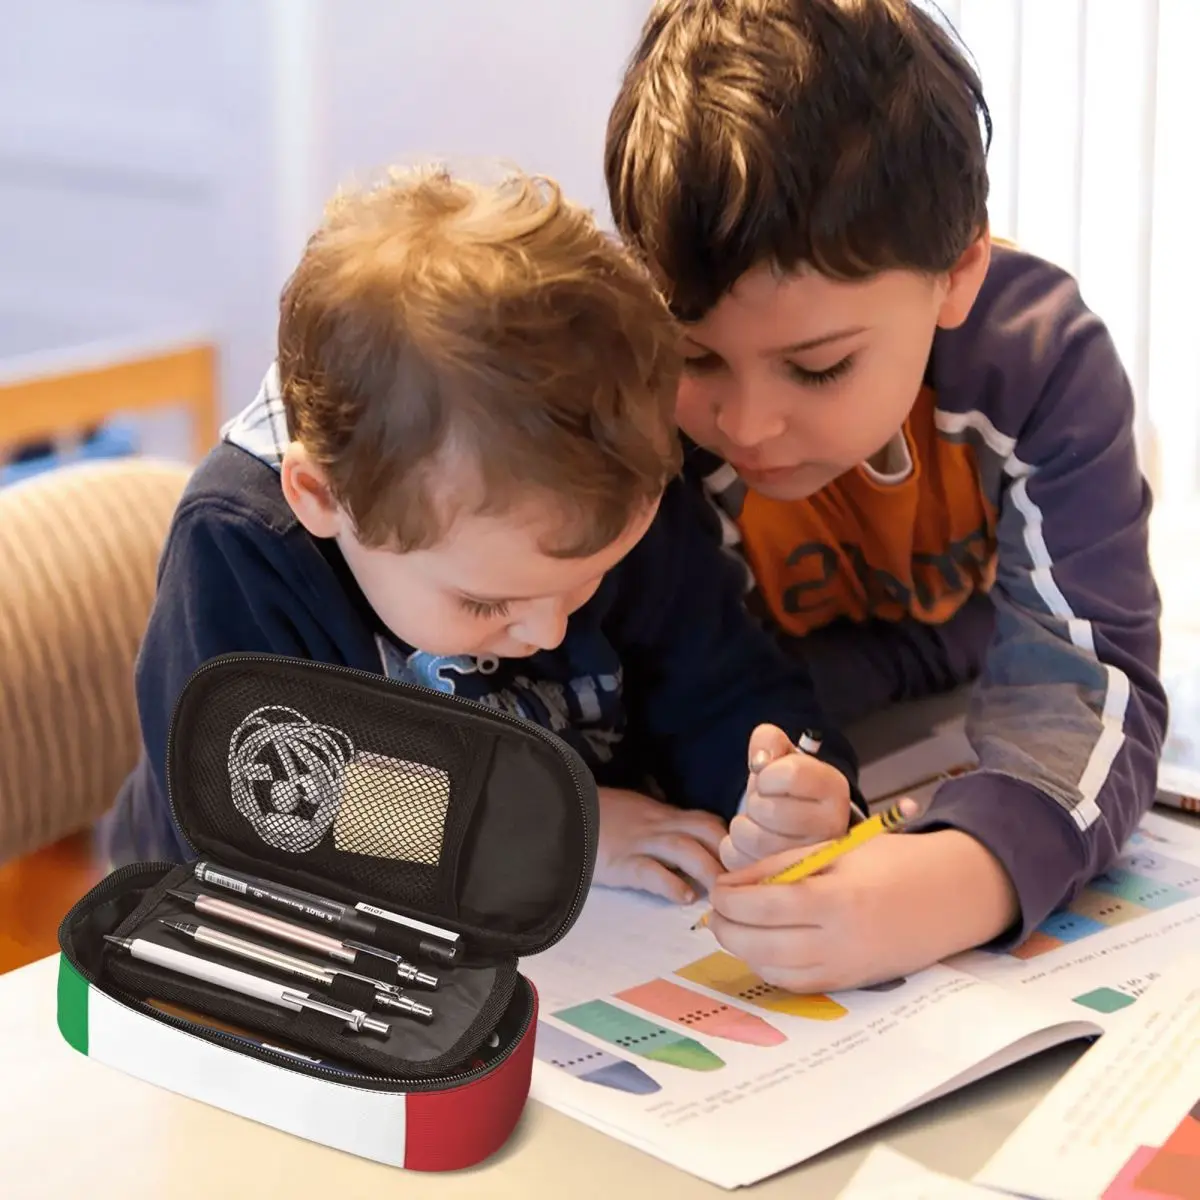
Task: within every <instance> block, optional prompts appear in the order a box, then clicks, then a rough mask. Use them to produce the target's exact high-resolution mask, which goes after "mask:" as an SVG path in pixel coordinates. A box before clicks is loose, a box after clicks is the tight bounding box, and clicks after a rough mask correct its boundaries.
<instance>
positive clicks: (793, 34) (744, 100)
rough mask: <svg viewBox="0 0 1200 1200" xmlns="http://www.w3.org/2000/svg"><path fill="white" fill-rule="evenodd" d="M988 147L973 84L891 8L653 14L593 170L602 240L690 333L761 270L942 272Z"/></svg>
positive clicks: (676, 3)
mask: <svg viewBox="0 0 1200 1200" xmlns="http://www.w3.org/2000/svg"><path fill="white" fill-rule="evenodd" d="M981 126H982V128H981ZM985 131H986V136H985ZM990 139H991V118H990V116H989V114H988V110H987V105H986V103H985V101H984V98H983V93H982V89H981V86H980V83H979V78H978V76H977V74H976V72H975V71H974V69H973V68H972V67H971V65H970V64H969V62H968V60H967V58H966V57H965V55H964V53H963V52H962V50H961V49H960V47H959V45H958V43H957V41H956V40H955V38H954V36H953V35H952V34H951V33H950V32H949V30H948V28H947V27H946V26H944V25H943V24H942V23H941V22H940V21H939V20H938V19H937V18H936V17H934V16H933V15H932V14H931V13H930V12H928V11H927V10H926V9H924V8H922V7H920V6H918V5H917V4H915V3H911V2H909V0H660V2H659V3H658V4H657V5H656V6H655V8H654V10H653V11H652V12H651V14H650V16H649V18H648V19H647V21H646V24H645V26H644V28H643V30H642V35H641V40H640V42H639V44H638V46H637V48H636V50H635V51H634V54H633V57H632V59H631V60H630V63H629V66H628V68H627V70H626V73H625V78H624V81H623V83H622V86H621V90H620V93H619V95H618V97H617V101H616V104H615V106H614V107H613V110H612V114H611V116H610V118H609V124H608V139H607V147H606V153H605V171H606V175H607V180H608V191H609V198H610V201H611V204H612V210H613V216H614V218H615V220H616V223H617V226H618V227H619V228H620V229H621V231H622V232H623V233H624V234H625V236H626V237H627V238H628V239H629V240H630V241H631V243H632V244H633V245H634V246H636V247H637V249H638V250H639V251H640V252H641V254H642V255H643V256H644V257H645V259H646V261H647V262H648V264H649V266H650V268H651V270H652V271H653V272H654V274H655V276H656V278H657V280H658V282H659V284H660V286H662V287H663V288H664V289H665V290H666V293H667V297H668V300H669V301H670V303H671V306H672V308H673V309H674V310H675V312H676V313H677V314H678V315H679V316H681V317H682V318H684V319H685V320H696V319H698V318H699V317H701V316H703V315H704V313H706V312H707V311H708V310H709V309H710V308H711V307H712V306H713V305H714V304H716V302H717V301H718V300H719V299H720V298H721V297H722V296H723V295H724V294H725V293H726V292H727V291H728V290H729V289H730V288H731V287H732V286H733V284H734V282H735V281H736V280H737V279H738V277H739V276H741V275H742V274H743V273H744V272H745V271H747V270H749V269H750V268H751V267H754V266H758V265H760V264H762V263H771V264H773V265H774V266H776V267H778V268H780V269H782V270H785V271H786V270H792V269H794V268H796V267H798V266H799V265H801V264H809V265H811V266H813V267H815V268H816V269H817V270H819V271H821V272H822V273H824V274H826V275H830V276H833V277H836V278H842V279H860V278H864V277H866V276H869V275H872V274H875V273H876V272H878V271H881V270H886V269H889V268H907V269H910V270H917V271H924V272H931V273H936V272H940V271H945V270H947V269H949V268H950V267H951V266H952V265H953V264H954V262H955V261H956V260H957V259H958V257H959V256H960V255H961V254H962V252H963V251H964V250H965V249H966V248H967V246H969V245H970V243H971V241H972V240H973V239H974V238H975V237H977V236H978V235H979V234H980V233H981V232H982V231H983V229H984V228H985V226H986V223H987V193H988V180H987V148H988V143H989V142H990Z"/></svg>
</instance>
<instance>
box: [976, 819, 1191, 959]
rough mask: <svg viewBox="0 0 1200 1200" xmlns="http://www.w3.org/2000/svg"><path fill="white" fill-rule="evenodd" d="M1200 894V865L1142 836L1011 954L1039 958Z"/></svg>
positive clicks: (1135, 839)
mask: <svg viewBox="0 0 1200 1200" xmlns="http://www.w3.org/2000/svg"><path fill="white" fill-rule="evenodd" d="M1197 896H1200V867H1195V866H1193V865H1192V864H1191V863H1186V862H1181V861H1179V860H1178V859H1174V858H1170V857H1169V856H1167V855H1166V854H1163V853H1161V852H1160V851H1159V850H1158V849H1157V847H1156V846H1153V845H1151V844H1150V843H1149V841H1148V840H1147V839H1146V838H1144V837H1141V836H1138V837H1135V838H1134V839H1133V841H1132V844H1131V846H1130V847H1129V849H1127V850H1126V851H1125V853H1124V854H1122V856H1121V858H1120V860H1119V861H1118V862H1117V864H1116V865H1115V866H1113V867H1111V868H1110V869H1109V870H1107V871H1105V872H1104V874H1103V875H1098V876H1097V877H1096V878H1095V879H1093V880H1091V882H1090V883H1088V885H1087V886H1086V887H1085V888H1083V889H1082V890H1081V891H1080V893H1079V895H1077V896H1076V897H1075V898H1074V899H1073V900H1072V901H1071V903H1070V904H1068V905H1067V906H1066V908H1063V909H1059V910H1058V911H1057V912H1054V913H1051V914H1050V916H1048V917H1047V918H1046V919H1045V920H1044V921H1043V922H1042V923H1041V924H1040V925H1039V926H1038V927H1037V929H1035V930H1034V931H1033V933H1031V934H1030V935H1029V937H1028V938H1027V939H1026V940H1025V941H1024V942H1022V943H1021V945H1019V946H1016V947H1014V948H1013V949H1012V950H1009V951H1007V953H1008V954H1010V955H1011V956H1012V957H1013V958H1021V959H1030V958H1037V957H1038V956H1039V955H1042V954H1048V953H1049V952H1050V951H1052V950H1058V949H1061V948H1062V947H1063V946H1069V945H1071V943H1073V942H1078V941H1082V940H1083V939H1084V938H1087V937H1091V936H1092V935H1093V934H1096V933H1101V932H1103V931H1104V930H1106V929H1112V928H1113V927H1114V926H1117V925H1124V924H1126V923H1128V922H1130V921H1136V920H1137V919H1138V918H1139V917H1144V916H1146V915H1147V914H1148V913H1150V912H1153V911H1156V910H1158V909H1163V908H1170V907H1171V905H1173V904H1179V903H1181V902H1182V901H1184V900H1192V899H1194V898H1196V897H1197ZM999 953H1004V951H1000V952H999Z"/></svg>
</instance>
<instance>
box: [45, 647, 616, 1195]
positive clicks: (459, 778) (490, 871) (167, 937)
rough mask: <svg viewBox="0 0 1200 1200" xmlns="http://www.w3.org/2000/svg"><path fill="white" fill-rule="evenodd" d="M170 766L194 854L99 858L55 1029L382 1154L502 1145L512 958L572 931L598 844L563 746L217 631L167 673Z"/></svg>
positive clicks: (460, 1163)
mask: <svg viewBox="0 0 1200 1200" xmlns="http://www.w3.org/2000/svg"><path fill="white" fill-rule="evenodd" d="M167 779H168V793H169V798H170V804H171V811H172V815H173V817H174V820H175V822H176V824H177V826H178V828H179V830H180V831H181V833H182V834H183V836H184V837H185V838H186V840H187V842H188V844H189V846H190V847H191V848H192V849H193V851H194V857H193V858H192V859H191V860H190V861H188V862H186V863H183V864H173V863H137V864H133V865H130V866H127V867H123V868H121V869H119V870H117V871H114V872H113V873H112V874H111V875H109V876H108V877H107V878H106V879H104V880H103V881H101V882H100V883H99V884H98V885H97V886H96V887H95V888H94V889H92V891H90V892H89V893H88V894H87V895H86V896H84V897H83V898H82V899H81V900H80V901H79V902H78V903H77V904H76V905H75V906H74V907H73V908H72V909H71V911H70V912H69V913H68V914H67V915H66V917H65V918H64V919H63V922H62V925H61V927H60V930H59V944H60V947H61V949H62V955H61V958H60V973H59V988H58V1024H59V1029H60V1031H61V1033H62V1036H63V1037H64V1038H65V1039H66V1041H67V1042H68V1043H69V1044H70V1045H71V1046H73V1047H74V1048H75V1049H77V1050H79V1051H80V1052H81V1053H84V1054H87V1055H88V1056H90V1057H92V1058H97V1059H100V1060H101V1061H103V1062H105V1063H107V1064H108V1065H110V1066H112V1067H116V1068H117V1069H119V1070H122V1071H125V1072H127V1073H128V1074H130V1075H134V1076H137V1077H138V1078H141V1079H144V1080H147V1081H149V1082H150V1083H153V1084H156V1085H158V1086H160V1087H164V1088H167V1089H169V1090H171V1091H174V1092H177V1093H180V1094H182V1095H185V1096H191V1097H194V1098H195V1099H198V1100H201V1101H204V1102H205V1103H208V1104H212V1105H215V1106H217V1107H220V1108H224V1109H227V1110H229V1111H231V1112H234V1113H238V1114H240V1115H242V1116H244V1117H249V1118H251V1119H252V1120H256V1121H260V1122H262V1123H263V1124H266V1125H271V1126H275V1127H277V1128H279V1129H282V1130H285V1131H287V1132H289V1133H292V1134H295V1135H297V1136H300V1137H304V1138H307V1139H309V1140H311V1141H315V1142H320V1143H323V1144H325V1145H329V1146H332V1147H336V1148H337V1149H341V1150H345V1151H348V1152H350V1153H353V1154H357V1155H360V1156H362V1157H365V1158H370V1159H374V1160H376V1161H379V1162H383V1163H387V1164H391V1165H394V1166H399V1167H405V1168H409V1169H415V1170H426V1171H439V1170H452V1169H457V1168H461V1167H466V1166H470V1165H472V1164H474V1163H477V1162H479V1161H481V1160H483V1159H485V1158H487V1157H488V1156H489V1155H490V1154H492V1153H493V1152H494V1151H495V1150H497V1149H498V1148H499V1147H500V1146H501V1145H503V1143H504V1142H505V1141H506V1140H507V1138H508V1137H509V1135H510V1134H511V1133H512V1131H513V1129H514V1127H515V1125H516V1123H517V1121H518V1119H519V1117H520V1115H521V1112H522V1110H523V1108H524V1105H525V1101H526V1099H527V1097H528V1092H529V1081H530V1074H531V1070H532V1062H533V1043H534V1036H535V1031H536V1028H537V995H536V992H535V990H534V988H533V985H532V984H531V983H530V982H529V980H528V979H527V978H526V977H525V976H524V975H522V974H521V972H520V969H519V964H520V959H521V956H522V955H526V954H533V953H537V952H538V951H540V950H542V949H545V948H546V947H548V946H550V945H552V944H553V943H554V942H556V941H558V940H559V939H560V938H562V937H563V936H564V935H565V934H566V933H567V931H568V930H569V929H570V927H571V925H572V924H573V923H574V921H575V919H576V917H577V915H578V913H579V911H580V908H581V907H582V904H583V901H584V899H585V897H586V895H587V890H588V887H589V885H590V883H591V877H592V871H593V867H594V863H595V855H596V839H597V831H598V825H599V817H598V803H597V794H596V786H595V782H594V780H593V778H592V776H591V774H590V772H589V771H588V769H587V767H586V765H585V764H584V762H583V760H582V759H581V758H580V757H579V755H578V754H577V753H576V752H575V751H574V750H573V749H572V748H571V747H570V746H568V745H567V744H566V743H565V742H563V741H562V740H561V739H560V738H558V737H556V736H555V735H553V734H552V733H549V732H547V731H546V730H544V729H542V728H541V727H539V726H536V725H534V724H532V723H531V722H527V721H524V720H522V719H520V718H518V717H514V716H510V715H509V714H507V713H504V712H500V711H496V710H493V709H491V708H488V707H486V706H484V705H481V704H476V703H474V702H472V701H469V700H464V699H460V698H457V697H455V696H451V695H446V694H443V693H439V692H435V691H432V690H429V689H426V688H421V687H415V686H410V685H406V684H403V683H399V682H396V681H392V680H388V679H386V678H384V677H383V676H376V675H371V674H368V673H366V672H361V671H355V670H351V669H349V668H343V667H337V666H330V665H327V664H320V663H313V662H308V661H301V660H297V659H290V658H282V657H278V656H271V655H252V654H234V655H226V656H223V657H221V658H216V659H213V660H212V661H210V662H208V663H206V664H204V665H203V666H201V667H200V668H199V670H197V671H196V672H195V674H194V675H193V676H192V677H191V679H190V680H189V682H188V684H187V686H186V687H185V688H184V691H183V693H182V695H181V696H180V698H179V702H178V704H177V705H176V708H175V711H174V713H173V715H172V720H171V726H170V734H169V738H168V745H167ZM264 881H265V883H266V885H267V886H265V887H264V886H261V885H262V884H263V883H264ZM305 897H311V899H307V900H306V899H305ZM297 929H300V930H301V932H303V931H304V930H307V931H308V935H306V936H305V937H303V938H302V939H301V940H300V941H296V940H294V939H295V938H297V937H298V936H299V935H298V934H297V932H296V931H297ZM312 935H315V937H314V936H312ZM289 939H293V940H289ZM180 956H184V957H180ZM348 1014H357V1015H356V1016H353V1017H351V1016H349V1015H348ZM414 1014H417V1015H415V1016H414Z"/></svg>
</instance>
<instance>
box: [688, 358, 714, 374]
mask: <svg viewBox="0 0 1200 1200" xmlns="http://www.w3.org/2000/svg"><path fill="white" fill-rule="evenodd" d="M720 366H721V359H720V356H719V355H716V354H695V355H692V356H691V357H690V358H685V359H684V360H683V369H684V370H685V371H688V372H690V373H691V374H693V375H709V374H711V373H712V372H713V371H715V370H717V369H718V368H719V367H720Z"/></svg>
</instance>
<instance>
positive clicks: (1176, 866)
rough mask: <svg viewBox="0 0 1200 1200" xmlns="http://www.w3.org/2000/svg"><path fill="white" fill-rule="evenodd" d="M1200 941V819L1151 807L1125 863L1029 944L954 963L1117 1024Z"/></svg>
mask: <svg viewBox="0 0 1200 1200" xmlns="http://www.w3.org/2000/svg"><path fill="white" fill-rule="evenodd" d="M1198 946H1200V824H1198V823H1197V822H1196V821H1195V819H1194V818H1190V817H1176V818H1168V817H1162V816H1158V815H1157V814H1155V813H1151V814H1150V815H1149V816H1147V817H1146V818H1144V820H1143V821H1142V824H1141V827H1140V828H1139V830H1138V832H1137V833H1136V834H1134V836H1133V839H1132V840H1131V842H1130V844H1129V845H1128V846H1127V847H1126V850H1125V852H1124V853H1123V854H1122V855H1121V857H1120V859H1119V860H1118V862H1117V864H1116V865H1115V866H1114V867H1113V868H1112V869H1111V870H1109V871H1107V872H1105V874H1104V875H1102V876H1100V877H1099V878H1098V879H1095V880H1093V881H1092V882H1091V883H1089V884H1088V885H1087V886H1086V887H1085V888H1084V889H1083V890H1082V891H1081V892H1080V893H1079V895H1078V896H1077V897H1076V898H1075V899H1074V900H1073V901H1071V903H1070V905H1069V906H1068V907H1067V908H1066V909H1065V910H1064V911H1062V912H1058V913H1054V914H1053V915H1052V916H1050V917H1049V918H1048V919H1047V920H1046V921H1044V922H1043V923H1042V925H1041V926H1040V927H1039V928H1038V929H1037V930H1036V931H1035V932H1034V933H1033V934H1032V935H1031V936H1030V937H1029V939H1028V940H1027V941H1026V942H1024V943H1023V944H1022V945H1020V946H1018V947H1016V948H1015V949H1013V950H1011V951H1009V952H1007V953H1003V954H993V953H990V952H985V951H973V952H972V953H970V954H964V955H959V956H958V957H956V958H955V959H953V960H951V965H953V966H956V967H958V968H959V969H960V970H963V971H967V972H969V973H971V974H973V975H977V976H979V977H980V978H982V979H986V980H988V981H989V982H991V983H995V984H997V985H998V986H1000V987H1003V988H1006V989H1012V990H1014V991H1017V992H1020V993H1021V994H1023V995H1026V996H1030V997H1033V998H1034V999H1036V1000H1038V1001H1040V1002H1042V1003H1045V1004H1052V1005H1071V1006H1074V1007H1075V1008H1076V1009H1077V1011H1078V1013H1079V1015H1080V1016H1082V1017H1086V1018H1087V1019H1089V1020H1094V1021H1096V1022H1097V1023H1099V1024H1100V1025H1103V1026H1106V1027H1107V1026H1108V1025H1109V1024H1111V1022H1112V1021H1113V1019H1114V1018H1116V1017H1118V1016H1120V1014H1121V1013H1123V1012H1124V1011H1125V1010H1126V1009H1128V1008H1130V1007H1131V1006H1132V1005H1133V1004H1134V1002H1135V1001H1136V1000H1137V998H1138V997H1139V996H1140V995H1141V994H1142V993H1143V992H1144V991H1145V990H1146V988H1147V987H1148V986H1149V985H1150V984H1151V983H1152V982H1153V981H1154V980H1155V979H1156V978H1157V977H1158V976H1159V974H1160V973H1161V972H1162V970H1163V968H1164V967H1165V966H1167V965H1168V964H1170V963H1173V962H1175V961H1177V960H1178V959H1180V958H1183V957H1184V956H1186V955H1188V954H1190V953H1193V952H1194V951H1195V950H1196V948H1197V947H1198Z"/></svg>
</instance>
